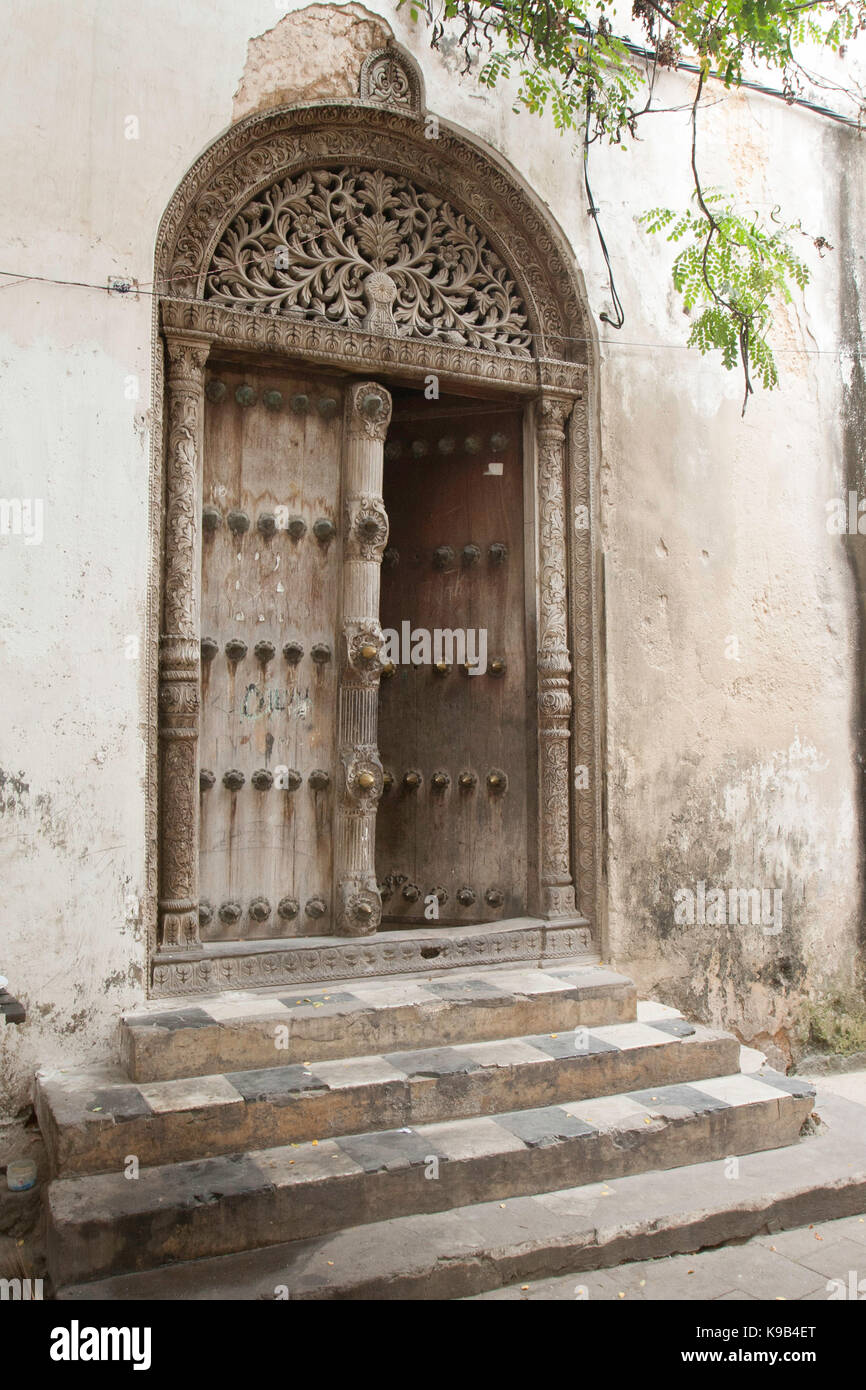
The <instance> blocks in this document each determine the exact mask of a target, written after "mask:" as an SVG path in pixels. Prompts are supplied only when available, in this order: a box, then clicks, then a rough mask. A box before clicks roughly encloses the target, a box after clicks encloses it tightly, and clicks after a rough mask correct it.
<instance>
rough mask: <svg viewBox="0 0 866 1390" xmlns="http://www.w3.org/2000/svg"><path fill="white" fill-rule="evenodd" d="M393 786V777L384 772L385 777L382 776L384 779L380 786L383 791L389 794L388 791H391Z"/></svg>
mask: <svg viewBox="0 0 866 1390" xmlns="http://www.w3.org/2000/svg"><path fill="white" fill-rule="evenodd" d="M393 785H394V778H393V776H392V775H391V773H390V772H386V773H385V775H384V777H383V778H382V786H383V788H384V789H385V791H386V792H389V791H390V790H391V788H392V787H393Z"/></svg>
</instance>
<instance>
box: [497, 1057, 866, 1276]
mask: <svg viewBox="0 0 866 1390" xmlns="http://www.w3.org/2000/svg"><path fill="white" fill-rule="evenodd" d="M745 1051H746V1050H745V1049H744V1052H745ZM758 1056H759V1054H752V1057H753V1058H755V1059H757V1057H758ZM748 1060H749V1059H748V1058H747V1057H744V1059H743V1061H744V1067H746V1066H747V1065H748ZM810 1079H811V1080H813V1082H814V1084H815V1085H816V1086H817V1087H818V1103H817V1111H818V1113H819V1114H820V1110H821V1106H820V1098H821V1094H822V1092H823V1093H827V1092H830V1093H833V1094H835V1095H839V1096H842V1097H843V1098H844V1099H845V1100H848V1101H852V1102H854V1103H855V1104H857V1105H862V1106H863V1107H864V1108H866V1071H860V1072H850V1073H848V1074H846V1075H839V1076H821V1077H813V1078H810ZM476 1297H478V1298H481V1299H512V1300H513V1299H533V1300H570V1301H574V1300H580V1299H596V1300H598V1299H601V1300H632V1301H641V1302H644V1301H646V1302H650V1301H655V1300H664V1299H668V1300H676V1301H684V1300H690V1299H708V1300H716V1299H718V1300H722V1301H724V1300H730V1299H735V1300H743V1299H745V1300H751V1301H757V1302H760V1301H763V1302H767V1301H806V1302H808V1301H821V1300H824V1301H828V1300H830V1299H836V1300H839V1301H841V1300H850V1299H860V1300H866V1212H864V1214H863V1215H862V1216H848V1217H845V1218H843V1219H841V1220H838V1221H825V1222H822V1223H821V1224H815V1225H813V1226H808V1227H800V1228H798V1229H796V1230H791V1231H779V1232H778V1233H776V1234H775V1235H765V1236H757V1237H756V1238H755V1239H754V1240H749V1241H744V1242H742V1243H740V1244H729V1245H725V1246H722V1247H721V1248H719V1249H717V1250H704V1251H701V1252H699V1253H698V1254H697V1255H674V1256H671V1257H669V1258H667V1259H660V1260H644V1261H640V1262H637V1263H633V1264H624V1265H618V1266H616V1267H615V1268H612V1269H604V1270H599V1271H598V1272H594V1273H583V1274H575V1275H569V1276H565V1277H562V1278H557V1279H542V1280H538V1281H537V1282H535V1283H531V1284H519V1285H518V1284H512V1285H510V1286H509V1287H508V1288H504V1289H495V1290H493V1291H492V1292H490V1293H486V1294H479V1295H477V1296H476Z"/></svg>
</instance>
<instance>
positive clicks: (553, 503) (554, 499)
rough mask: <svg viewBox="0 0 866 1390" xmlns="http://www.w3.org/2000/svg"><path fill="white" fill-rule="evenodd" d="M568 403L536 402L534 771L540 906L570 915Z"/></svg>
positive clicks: (572, 909)
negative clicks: (536, 695)
mask: <svg viewBox="0 0 866 1390" xmlns="http://www.w3.org/2000/svg"><path fill="white" fill-rule="evenodd" d="M571 407H572V402H571V401H570V400H567V399H562V398H560V397H556V396H543V397H542V399H541V400H540V401H538V403H537V405H536V426H535V429H536V453H537V459H538V592H539V604H538V775H539V798H538V802H539V822H540V824H539V831H540V851H541V852H540V871H541V908H542V912H543V913H544V915H545V916H546V917H571V916H574V915H575V899H574V884H573V881H572V876H571V836H570V820H569V801H570V786H569V766H570V762H569V740H570V737H571V730H570V725H571V661H570V659H569V652H568V617H567V597H568V596H567V581H566V574H567V557H566V536H565V426H566V422H567V420H568V416H569V414H570V411H571Z"/></svg>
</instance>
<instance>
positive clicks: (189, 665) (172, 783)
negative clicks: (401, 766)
mask: <svg viewBox="0 0 866 1390" xmlns="http://www.w3.org/2000/svg"><path fill="white" fill-rule="evenodd" d="M166 347H167V351H168V431H167V442H166V462H165V525H164V546H165V560H164V568H163V604H162V635H161V636H160V641H159V798H160V801H159V851H160V853H159V861H160V888H159V949H160V950H162V951H168V950H178V949H181V950H190V949H192V950H195V949H200V947H201V941H200V938H199V927H198V850H199V844H198V838H199V795H198V730H199V680H200V650H199V643H200V633H199V586H200V582H201V579H200V576H201V481H200V476H199V475H200V462H201V438H202V427H203V415H204V410H203V404H204V365H205V362H206V361H207V356H208V350H209V344H208V343H207V342H203V341H202V340H201V339H199V338H187V337H183V336H174V335H171V336H170V337H167V340H166Z"/></svg>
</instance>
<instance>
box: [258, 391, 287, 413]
mask: <svg viewBox="0 0 866 1390" xmlns="http://www.w3.org/2000/svg"><path fill="white" fill-rule="evenodd" d="M262 400H263V401H264V403H265V405H266V406H267V408H268V410H279V409H280V407H281V406H282V404H283V393H282V391H263V392H262Z"/></svg>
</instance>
